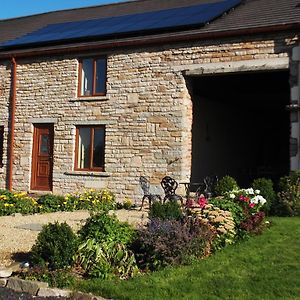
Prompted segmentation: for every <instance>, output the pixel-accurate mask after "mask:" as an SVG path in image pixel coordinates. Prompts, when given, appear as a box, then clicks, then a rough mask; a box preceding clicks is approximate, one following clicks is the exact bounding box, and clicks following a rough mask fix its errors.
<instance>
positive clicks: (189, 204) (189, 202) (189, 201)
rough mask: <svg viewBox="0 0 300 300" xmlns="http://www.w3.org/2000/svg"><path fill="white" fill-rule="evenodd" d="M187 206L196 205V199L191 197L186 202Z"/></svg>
mask: <svg viewBox="0 0 300 300" xmlns="http://www.w3.org/2000/svg"><path fill="white" fill-rule="evenodd" d="M186 206H187V207H194V206H195V201H194V200H193V199H189V200H188V201H187V202H186Z"/></svg>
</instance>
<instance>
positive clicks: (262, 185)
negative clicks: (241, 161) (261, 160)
mask: <svg viewBox="0 0 300 300" xmlns="http://www.w3.org/2000/svg"><path fill="white" fill-rule="evenodd" d="M252 187H253V189H254V190H259V191H260V195H262V196H263V197H264V198H265V199H266V200H267V202H266V205H265V206H264V211H266V212H268V211H270V210H271V208H272V207H274V205H275V203H276V193H275V191H274V188H273V182H272V180H271V179H267V178H257V179H255V180H254V181H253V183H252Z"/></svg>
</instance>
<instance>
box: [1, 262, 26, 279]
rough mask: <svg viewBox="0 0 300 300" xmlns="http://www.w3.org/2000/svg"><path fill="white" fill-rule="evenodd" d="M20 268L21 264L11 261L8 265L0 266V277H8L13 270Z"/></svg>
mask: <svg viewBox="0 0 300 300" xmlns="http://www.w3.org/2000/svg"><path fill="white" fill-rule="evenodd" d="M21 268H22V264H20V263H18V262H16V263H12V264H11V265H10V266H8V267H1V268H0V278H7V277H10V276H11V274H12V273H13V272H16V271H19V270H20V269H21Z"/></svg>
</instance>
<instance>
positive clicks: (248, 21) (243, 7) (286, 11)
mask: <svg viewBox="0 0 300 300" xmlns="http://www.w3.org/2000/svg"><path fill="white" fill-rule="evenodd" d="M217 1H218V0H137V1H128V2H122V3H115V4H109V5H101V6H93V7H86V8H79V9H70V10H63V11H55V12H50V13H44V14H38V15H33V16H28V17H20V18H14V19H7V20H0V43H1V42H4V41H7V40H12V39H15V38H17V37H20V36H23V35H24V34H28V33H30V32H32V31H35V30H38V29H40V28H42V27H44V26H46V25H49V24H55V23H63V22H70V21H80V20H90V19H98V18H102V17H111V16H121V15H127V14H134V13H141V12H149V11H157V10H162V9H168V8H175V7H186V6H190V5H195V4H201V3H213V2H217ZM299 25H300V0H244V1H243V2H242V4H240V5H239V6H238V7H236V8H235V9H234V10H232V11H230V12H229V13H228V14H227V15H223V16H222V17H220V18H218V19H216V20H214V21H213V22H211V23H210V24H207V25H205V26H203V27H201V28H199V29H197V33H200V34H201V33H202V34H212V35H213V34H216V33H220V32H229V31H238V30H250V31H251V30H253V29H257V28H269V29H270V28H272V27H273V28H274V27H278V26H284V27H288V26H299ZM298 28H299V27H298ZM193 32H195V30H193ZM181 34H182V32H181ZM136 35H137V34H136Z"/></svg>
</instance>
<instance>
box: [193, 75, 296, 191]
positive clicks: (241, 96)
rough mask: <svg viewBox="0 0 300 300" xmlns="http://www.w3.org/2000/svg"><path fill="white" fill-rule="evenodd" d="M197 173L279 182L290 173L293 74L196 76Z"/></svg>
mask: <svg viewBox="0 0 300 300" xmlns="http://www.w3.org/2000/svg"><path fill="white" fill-rule="evenodd" d="M190 84H191V87H192V98H193V128H192V137H193V140H192V174H191V180H192V181H193V182H199V181H200V180H202V179H203V178H204V177H205V176H208V175H217V176H218V177H219V178H221V177H222V176H225V175H230V176H233V177H234V178H236V179H237V181H238V183H239V184H240V185H241V186H243V187H247V186H249V185H250V184H251V182H252V180H253V179H254V178H258V177H267V178H271V179H273V180H274V181H275V182H276V181H277V180H278V178H279V177H280V176H282V175H285V174H287V173H288V172H289V170H290V157H289V137H290V118H289V112H288V111H287V110H286V105H288V104H289V102H290V87H289V72H288V71H277V72H261V73H257V72H256V73H239V74H230V75H229V74H228V75H213V76H201V77H191V78H190Z"/></svg>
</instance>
